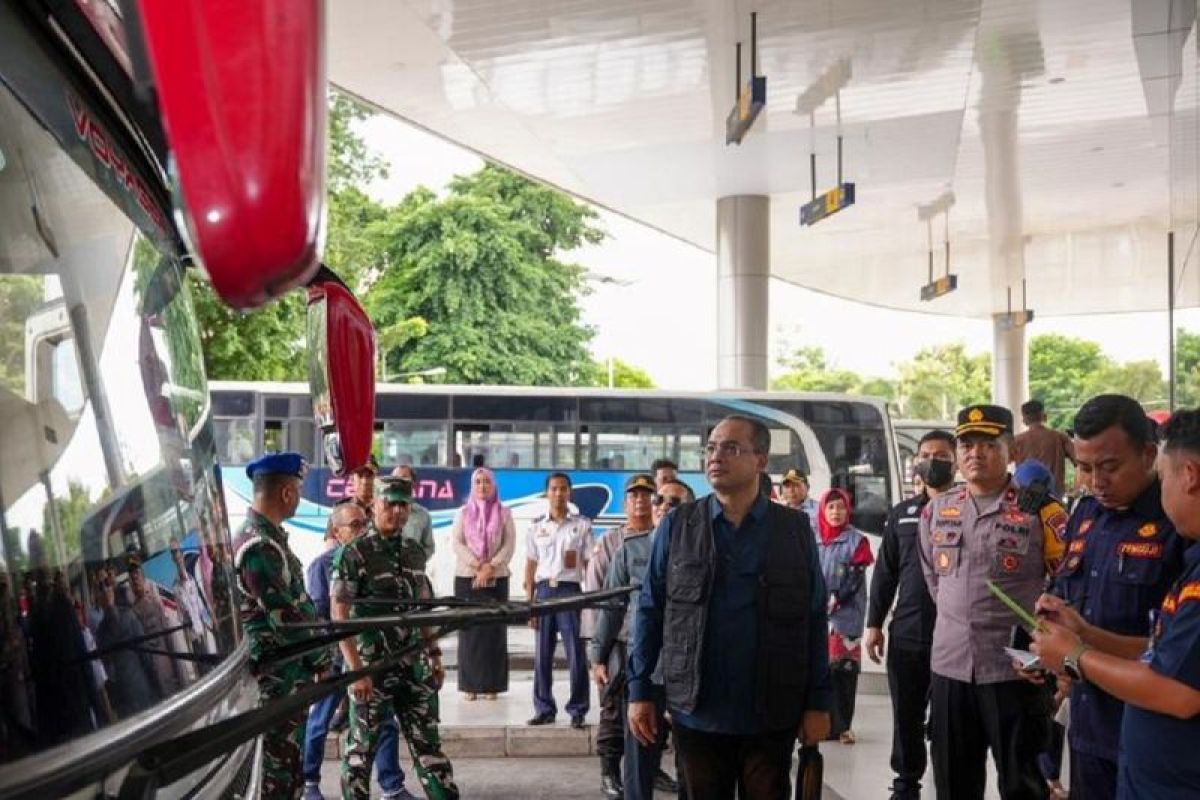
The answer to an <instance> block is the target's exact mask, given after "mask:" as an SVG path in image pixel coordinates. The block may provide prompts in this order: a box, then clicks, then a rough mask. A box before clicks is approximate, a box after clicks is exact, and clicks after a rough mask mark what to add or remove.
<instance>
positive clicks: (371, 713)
mask: <svg viewBox="0 0 1200 800" xmlns="http://www.w3.org/2000/svg"><path fill="white" fill-rule="evenodd" d="M374 685H375V691H374V692H373V693H372V695H371V699H370V700H368V701H367V702H365V703H360V702H358V701H357V700H354V699H353V697H351V700H350V733H349V736H348V737H347V739H346V755H345V757H344V758H343V759H342V797H343V798H344V799H345V800H367V798H369V797H370V796H371V787H370V779H371V765H372V764H373V763H374V762H375V750H376V748H377V746H378V744H379V733H380V730H381V729H382V728H383V723H384V722H385V721H386V720H388V719H389V718H390V717H391V715H392V714H393V713H394V714H395V715H396V719H397V720H398V721H399V723H400V733H401V734H402V735H403V736H404V738H405V740H406V741H407V742H408V749H409V752H410V753H411V754H412V763H413V768H414V770H415V771H416V773H417V778H418V779H419V780H420V781H421V786H422V787H423V788H424V789H425V796H426V797H428V798H429V800H458V796H459V795H458V786H456V785H455V783H454V768H453V767H452V766H451V765H450V759H448V758H446V755H445V754H444V753H443V752H442V737H441V734H439V733H438V695H437V690H436V689H434V688H433V685H432V669H431V667H430V666H429V663H428V662H427V661H426V660H425V659H423V658H422V659H421V660H419V661H418V662H417V663H415V664H412V665H409V666H405V667H401V668H400V669H397V670H393V671H391V672H388V673H386V674H384V675H376V676H375V684H374Z"/></svg>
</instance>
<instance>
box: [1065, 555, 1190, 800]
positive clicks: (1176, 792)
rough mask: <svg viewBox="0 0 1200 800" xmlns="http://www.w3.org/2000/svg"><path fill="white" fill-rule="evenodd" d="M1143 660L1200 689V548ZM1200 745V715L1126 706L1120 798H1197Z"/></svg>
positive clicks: (1161, 613) (1159, 618) (1167, 602)
mask: <svg viewBox="0 0 1200 800" xmlns="http://www.w3.org/2000/svg"><path fill="white" fill-rule="evenodd" d="M1142 660H1143V661H1145V662H1146V663H1148V664H1149V665H1150V669H1151V670H1153V671H1154V672H1157V673H1158V674H1159V675H1162V676H1164V677H1166V678H1170V679H1171V680H1175V681H1179V682H1180V683H1182V684H1185V685H1186V686H1189V687H1191V688H1192V689H1193V690H1195V691H1200V547H1190V548H1188V550H1187V552H1186V553H1185V554H1184V557H1183V574H1182V576H1181V577H1180V578H1179V579H1178V580H1177V581H1175V583H1174V585H1173V586H1172V587H1171V588H1170V591H1168V592H1167V594H1166V596H1165V597H1164V598H1163V602H1162V606H1161V608H1160V609H1159V610H1158V613H1157V614H1156V615H1155V621H1154V625H1153V628H1152V630H1151V639H1150V646H1149V648H1148V649H1147V651H1146V653H1145V654H1144V655H1143V656H1142ZM1084 677H1085V678H1086V677H1087V675H1086V673H1085V674H1084ZM1072 724H1074V720H1072ZM1197 741H1200V717H1192V718H1190V719H1178V718H1176V717H1173V716H1170V715H1169V714H1160V713H1158V712H1157V711H1150V710H1148V709H1144V708H1139V707H1137V706H1134V705H1127V706H1125V716H1124V720H1123V722H1122V724H1121V762H1120V763H1121V766H1120V776H1119V778H1118V789H1117V797H1118V798H1120V800H1175V798H1184V797H1195V796H1196V794H1197V789H1198V787H1200V758H1197V757H1196V742H1197ZM1072 788H1073V787H1072Z"/></svg>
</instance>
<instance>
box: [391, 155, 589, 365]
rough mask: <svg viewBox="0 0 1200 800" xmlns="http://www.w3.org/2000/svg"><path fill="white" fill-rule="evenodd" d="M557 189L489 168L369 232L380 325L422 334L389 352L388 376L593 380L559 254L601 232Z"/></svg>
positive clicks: (418, 195)
mask: <svg viewBox="0 0 1200 800" xmlns="http://www.w3.org/2000/svg"><path fill="white" fill-rule="evenodd" d="M594 219H595V213H594V212H593V211H592V210H591V209H589V208H587V207H586V206H584V205H582V204H580V203H577V202H575V201H574V200H572V199H571V198H569V197H567V196H566V195H563V194H562V193H561V192H558V191H556V190H554V189H549V188H547V187H544V186H541V185H538V184H535V183H533V182H532V181H529V180H527V179H526V178H523V177H521V176H519V175H517V174H515V173H513V172H511V171H509V170H506V169H504V168H502V167H498V166H494V165H488V166H485V167H483V168H482V169H481V170H479V171H478V172H476V173H474V174H472V175H468V176H460V177H458V178H455V179H454V180H453V181H452V182H451V184H450V186H449V191H448V193H447V194H446V196H444V197H438V196H437V195H435V194H434V193H433V192H431V191H429V190H427V189H418V190H416V191H414V192H413V193H411V194H410V195H409V196H408V197H406V198H405V199H404V201H403V202H402V203H401V204H400V205H399V206H398V207H397V208H396V209H394V210H393V211H392V212H391V213H389V214H388V216H387V218H386V219H384V220H382V221H380V222H378V223H376V224H375V225H374V226H373V230H372V233H373V235H375V236H377V237H378V241H379V242H380V249H381V252H382V254H383V262H382V267H381V270H380V273H379V277H378V279H377V280H376V281H375V282H374V283H373V284H372V286H371V288H370V290H369V292H368V294H367V307H368V310H369V311H370V313H371V316H372V319H374V321H375V323H376V325H377V326H379V327H380V328H381V329H387V328H389V327H391V326H394V325H396V324H397V323H399V322H401V321H403V320H406V319H413V318H420V319H423V320H425V321H426V322H427V323H428V332H427V333H426V334H425V335H424V336H421V337H420V338H417V339H413V340H411V341H409V342H408V343H407V344H405V345H403V346H400V347H396V348H393V349H391V350H390V351H388V352H387V354H386V359H387V364H388V369H389V371H401V370H422V369H430V368H434V367H445V369H446V371H447V380H449V381H451V382H461V383H498V384H529V385H566V384H572V383H578V382H579V381H580V379H581V377H582V376H585V375H587V374H588V373H589V372H590V371H591V370H592V363H591V359H590V357H589V355H588V351H587V344H588V342H589V340H590V339H591V336H592V331H591V330H590V329H589V328H588V327H587V326H585V325H583V324H582V322H581V319H580V310H579V305H578V297H579V296H580V295H582V294H583V293H584V292H585V291H586V286H585V284H584V280H583V270H582V269H581V268H580V267H579V266H577V265H574V264H570V263H566V262H563V261H561V260H559V258H558V254H559V253H561V252H564V251H568V250H571V249H573V248H575V247H578V246H580V245H581V244H583V243H585V242H597V241H599V240H600V239H601V238H603V235H604V234H603V232H602V231H601V230H600V229H599V228H597V227H596V226H595V224H594Z"/></svg>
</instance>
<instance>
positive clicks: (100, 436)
mask: <svg viewBox="0 0 1200 800" xmlns="http://www.w3.org/2000/svg"><path fill="white" fill-rule="evenodd" d="M29 57H32V56H29ZM23 77H25V78H28V79H29V80H37V81H40V82H41V84H40V85H39V86H37V87H25V88H27V89H29V90H30V91H29V92H28V94H26V95H24V96H23V100H28V98H33V99H34V101H35V104H34V105H33V106H32V109H33V110H31V106H29V105H26V104H25V103H24V102H22V101H18V99H17V98H16V96H15V95H14V94H13V91H12V89H11V88H9V87H8V86H7V85H5V84H0V308H3V324H4V334H3V336H0V420H2V422H0V522H2V525H0V531H2V532H3V536H2V538H0V706H2V707H3V713H2V714H0V763H8V762H20V761H22V759H29V760H28V761H25V762H24V763H27V764H29V763H33V762H34V761H38V760H39V759H40V756H36V755H34V754H37V753H40V752H42V751H45V750H47V749H48V748H52V747H55V746H70V747H72V748H75V749H73V751H72V752H75V753H82V752H85V751H84V750H83V749H80V747H81V744H82V742H83V740H85V739H86V740H88V741H91V742H94V743H96V744H97V745H100V744H102V743H103V742H109V743H111V742H112V741H113V737H114V735H115V732H118V731H121V730H126V729H129V728H130V726H136V725H137V724H138V723H137V721H138V720H139V719H141V718H144V716H145V715H146V714H147V713H149V712H150V710H151V709H153V708H155V707H156V706H159V705H160V704H165V703H167V702H168V701H170V700H172V699H173V698H175V697H177V696H179V695H181V694H183V693H184V692H186V691H187V690H188V688H189V687H191V686H193V685H195V684H197V683H198V682H199V681H201V680H202V679H203V676H204V675H205V674H206V672H208V671H209V670H211V669H212V668H213V667H214V666H215V665H217V664H219V663H221V662H222V660H223V659H224V658H225V657H226V656H228V655H229V654H230V653H232V652H233V651H234V649H235V648H236V647H237V644H238V640H239V632H238V628H237V621H236V619H235V617H234V615H233V614H232V610H233V609H234V608H235V606H234V604H233V599H232V594H231V585H230V582H229V580H228V579H227V575H226V573H225V569H226V566H227V560H228V548H227V546H226V545H227V533H226V530H227V528H226V526H225V520H224V514H225V512H224V506H223V500H222V497H223V491H222V487H221V484H220V475H219V473H218V471H217V469H216V466H215V465H216V450H215V446H214V441H213V438H212V429H211V423H210V416H209V403H208V393H207V392H208V389H207V386H206V383H205V378H204V366H203V360H202V357H201V349H200V337H199V333H198V330H197V328H196V322H195V313H194V310H193V309H192V307H191V302H190V299H189V296H188V293H187V290H186V284H185V281H184V273H183V268H182V266H181V264H180V263H179V261H178V260H177V258H176V256H175V253H176V252H177V248H176V245H175V242H174V240H173V238H172V234H171V233H170V229H169V228H167V227H165V226H164V223H165V222H166V217H165V215H163V213H162V212H161V211H160V210H159V208H158V207H157V206H155V205H153V204H152V203H151V202H150V198H149V196H148V195H146V194H143V193H142V192H143V191H144V190H145V188H146V183H144V182H143V181H142V178H141V177H139V173H138V171H137V169H136V168H135V166H134V165H135V163H136V162H135V161H134V159H133V158H132V157H131V156H130V155H129V154H128V153H127V152H125V151H124V150H123V149H122V147H121V146H120V145H119V144H118V142H117V140H116V139H115V138H114V136H113V135H112V128H111V127H109V126H108V125H107V124H106V123H105V121H104V119H103V118H102V116H101V115H100V114H99V112H96V111H94V110H93V107H92V106H90V105H89V104H88V103H87V102H85V100H84V99H83V98H82V96H81V95H80V94H77V93H76V92H75V91H74V90H73V89H72V88H71V87H70V85H69V84H67V83H65V82H62V81H61V80H60V79H57V78H56V77H55V73H54V72H53V71H52V70H49V69H38V68H34V67H31V68H29V69H27V70H26V71H25V72H24V73H23ZM35 114H36V116H35ZM89 737H90V738H89ZM19 773H20V769H19V768H15V767H14V769H13V770H11V771H7V772H6V773H4V774H6V775H8V776H15V775H18V774H19Z"/></svg>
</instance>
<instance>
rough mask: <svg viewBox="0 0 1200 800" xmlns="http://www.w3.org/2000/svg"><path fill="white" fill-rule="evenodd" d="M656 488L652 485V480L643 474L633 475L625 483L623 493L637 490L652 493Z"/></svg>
mask: <svg viewBox="0 0 1200 800" xmlns="http://www.w3.org/2000/svg"><path fill="white" fill-rule="evenodd" d="M657 488H658V487H656V486H655V485H654V478H652V477H651V476H649V475H646V474H644V473H639V474H637V475H633V476H631V477H630V478H629V480H627V481H625V491H627V492H636V491H637V490H639V489H642V490H645V491H647V492H653V491H655V489H657Z"/></svg>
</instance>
